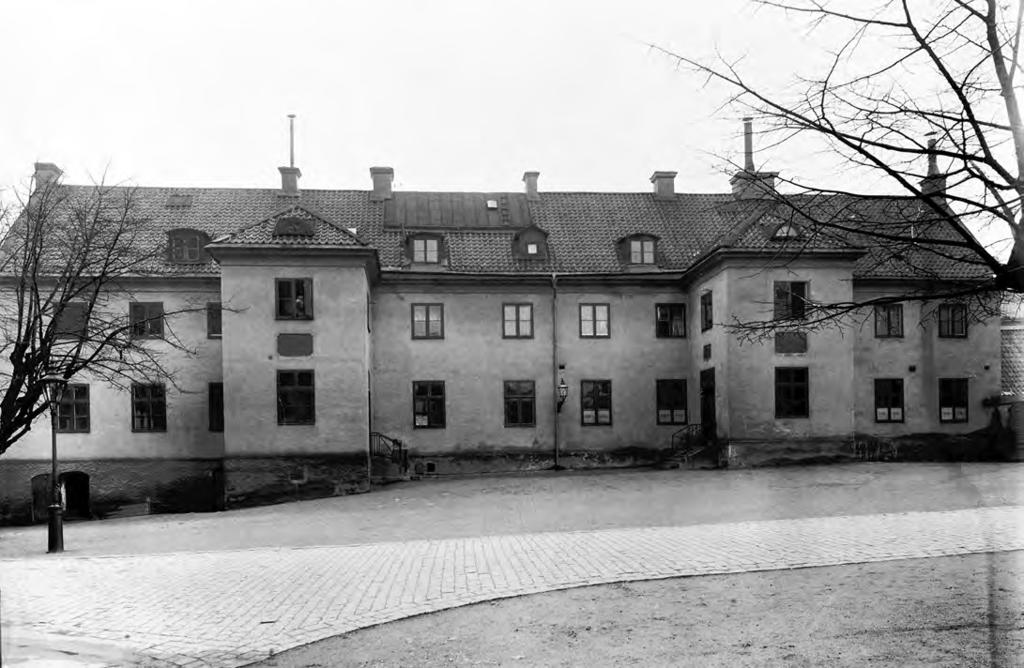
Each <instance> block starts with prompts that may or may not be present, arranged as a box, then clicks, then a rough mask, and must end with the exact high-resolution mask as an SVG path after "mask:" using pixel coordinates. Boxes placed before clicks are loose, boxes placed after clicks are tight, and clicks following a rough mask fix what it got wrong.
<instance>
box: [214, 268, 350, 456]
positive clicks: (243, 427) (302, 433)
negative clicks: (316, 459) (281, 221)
mask: <svg viewBox="0 0 1024 668" xmlns="http://www.w3.org/2000/svg"><path fill="white" fill-rule="evenodd" d="M221 272H222V274H221V292H222V297H223V302H224V304H225V306H226V308H229V309H230V310H228V311H227V312H225V313H224V362H223V365H224V378H225V386H224V403H225V435H226V442H225V456H227V457H246V456H261V455H273V454H279V455H302V454H309V455H323V454H337V453H356V452H359V453H365V452H366V451H367V442H368V426H369V414H368V407H367V406H368V398H367V393H368V380H367V359H368V355H369V353H368V350H369V341H368V338H367V336H368V335H367V327H366V322H367V310H366V309H367V299H366V293H367V278H366V271H365V269H364V267H363V265H362V263H361V261H355V260H353V261H346V260H344V259H341V258H316V257H298V256H287V255H282V256H278V257H275V258H273V260H272V261H267V260H261V259H260V258H246V259H244V260H243V259H238V258H233V257H232V258H226V259H224V260H223V262H222V269H221ZM277 278H311V279H312V280H313V316H314V317H313V319H312V320H277V319H276V316H275V279H277ZM282 333H308V334H312V336H313V353H312V355H310V356H303V357H288V356H282V355H279V354H278V349H277V335H278V334H282ZM288 369H295V370H300V369H301V370H307V369H312V370H314V372H315V376H314V385H315V409H316V423H315V424H312V425H279V424H278V423H277V371H278V370H288Z"/></svg>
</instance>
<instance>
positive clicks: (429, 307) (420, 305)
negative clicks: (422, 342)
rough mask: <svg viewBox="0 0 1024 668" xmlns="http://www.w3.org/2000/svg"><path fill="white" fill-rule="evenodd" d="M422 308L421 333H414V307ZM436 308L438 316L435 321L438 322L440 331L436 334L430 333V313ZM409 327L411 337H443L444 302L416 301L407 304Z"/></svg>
mask: <svg viewBox="0 0 1024 668" xmlns="http://www.w3.org/2000/svg"><path fill="white" fill-rule="evenodd" d="M417 308H424V309H426V310H425V311H424V316H425V318H424V320H423V321H422V322H423V323H424V325H423V334H419V335H418V334H416V309H417ZM434 308H437V309H438V312H439V313H440V317H439V318H437V321H438V322H439V323H440V331H439V332H438V333H437V334H431V332H430V322H431V319H430V314H431V312H432V311H433V310H434ZM409 328H410V333H411V334H412V338H413V339H444V302H416V303H413V304H410V305H409Z"/></svg>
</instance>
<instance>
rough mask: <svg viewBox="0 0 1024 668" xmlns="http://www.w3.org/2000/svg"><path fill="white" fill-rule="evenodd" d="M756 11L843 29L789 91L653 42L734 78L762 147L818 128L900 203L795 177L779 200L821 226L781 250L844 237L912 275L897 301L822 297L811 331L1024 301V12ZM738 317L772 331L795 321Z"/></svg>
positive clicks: (912, 5) (995, 7)
mask: <svg viewBox="0 0 1024 668" xmlns="http://www.w3.org/2000/svg"><path fill="white" fill-rule="evenodd" d="M755 3H756V4H758V5H760V6H761V9H762V10H764V11H772V10H777V11H782V12H786V13H787V14H788V15H789V16H791V17H793V18H795V19H803V20H806V21H807V22H808V26H807V27H808V30H809V31H810V34H809V36H810V37H816V36H820V35H828V36H830V39H831V38H832V37H831V36H836V35H838V38H836V41H835V44H834V48H833V49H831V50H830V51H829V52H828V53H827V54H825V55H826V58H825V59H824V60H823V61H822V63H823V65H822V69H821V71H820V72H818V73H817V74H816V75H814V76H810V77H798V78H797V80H796V82H795V86H793V87H789V88H787V89H786V90H785V91H783V92H779V93H776V92H772V91H769V90H767V89H765V88H764V87H761V86H760V85H759V84H758V83H757V82H755V81H752V80H750V79H748V78H747V77H746V75H745V73H744V71H743V70H744V67H743V63H742V59H740V60H733V61H730V60H726V59H725V58H724V57H721V56H719V57H718V58H717V59H715V60H714V61H702V60H699V59H697V58H693V57H688V56H686V55H681V54H678V53H675V52H672V51H669V50H667V49H664V48H661V47H658V46H656V45H651V46H652V48H653V49H655V50H656V51H659V52H661V53H663V54H665V55H667V56H668V57H669V58H671V59H672V60H673V61H674V62H676V63H677V64H678V65H680V66H683V67H685V68H688V69H692V70H694V71H695V72H697V73H699V74H700V75H701V76H702V77H704V78H705V80H706V82H707V83H709V84H724V85H725V86H726V87H727V88H728V89H729V90H730V97H729V101H728V103H727V105H736V106H738V107H739V108H740V109H742V111H743V112H744V114H745V115H750V116H754V117H756V118H757V122H758V127H759V135H760V137H761V139H762V142H763V143H765V144H768V145H772V144H778V143H782V142H784V141H787V140H790V139H792V138H794V137H797V136H800V135H809V136H811V137H812V138H814V139H816V140H818V142H819V143H821V142H823V143H824V145H825V146H826V147H827V149H828V150H829V151H832V152H834V153H835V154H836V155H837V156H838V157H839V158H840V159H841V160H842V161H843V162H844V164H847V165H852V166H853V173H854V174H855V175H859V176H855V177H854V178H851V179H849V181H851V182H853V183H854V184H860V183H871V184H872V186H874V185H875V183H877V182H881V183H883V184H884V183H888V184H890V186H892V187H890V188H888V190H887V192H888V193H889V194H888V195H886V194H880V193H879V192H878V190H879V189H875V188H872V189H873V190H874V192H868V191H867V190H868V188H864V189H860V188H858V187H856V185H854V186H851V187H848V188H836V187H824V186H823V185H821V183H820V181H819V182H815V181H814V180H813V178H814V177H813V176H812V177H811V178H810V179H808V178H806V177H791V178H787V179H783V180H781V183H780V187H779V188H777V189H775V190H773V191H772V192H771V193H770V194H769V195H768V199H769V200H770V201H769V202H767V203H766V204H765V207H766V211H770V212H771V213H772V215H774V216H776V217H778V218H782V219H784V220H789V221H792V222H794V223H798V224H799V225H800V226H801V227H802V229H803V230H805V231H806V232H807V234H804V235H801V236H800V237H798V238H794V239H792V240H790V242H789V243H788V244H787V245H786V246H785V247H784V248H778V249H777V251H778V252H779V254H780V255H783V254H787V253H788V255H789V256H792V255H793V254H799V253H801V252H805V251H807V250H808V249H810V248H816V247H820V246H821V245H822V244H823V243H824V244H827V243H829V242H834V243H835V244H839V243H845V244H847V245H853V246H860V247H862V248H864V249H866V251H865V252H866V253H867V255H866V256H865V258H864V259H863V260H862V261H861V266H862V267H863V268H865V269H867V270H874V271H873V273H874V274H875V275H884V274H886V273H890V274H892V276H893V277H894V278H896V277H901V278H903V279H904V280H903V282H902V284H901V285H900V288H899V291H898V293H897V292H894V293H891V294H887V295H885V296H875V297H872V298H870V299H863V300H854V301H852V302H849V303H812V304H809V305H808V313H807V314H806V316H805V317H806V318H807V322H808V323H810V324H811V325H813V324H824V323H829V322H835V321H837V320H842V319H843V318H844V317H846V316H851V315H853V314H855V313H857V312H862V309H863V308H864V307H866V306H871V305H873V304H883V303H892V302H899V301H907V300H913V301H921V302H928V301H933V300H938V299H959V300H963V301H964V302H968V303H970V304H971V305H973V306H975V307H976V308H975V309H973V310H972V312H973V313H974V314H976V315H979V316H987V315H991V314H992V313H993V312H994V309H995V310H997V309H998V303H999V295H1001V294H1002V293H1003V292H1005V291H1009V292H1016V293H1024V227H1022V225H1024V221H1022V218H1021V216H1022V212H1021V200H1022V196H1024V124H1022V121H1021V111H1020V105H1019V101H1018V91H1019V89H1020V83H1019V81H1018V80H1017V76H1018V75H1019V74H1020V69H1021V67H1020V59H1019V56H1020V41H1021V23H1022V17H1024V4H1020V3H1000V2H997V1H996V0H878V1H877V2H874V3H850V2H830V1H829V0H755ZM823 31H824V32H823ZM766 139H767V141H765V140H766ZM742 169H744V170H746V171H748V172H753V171H754V166H753V165H752V164H745V165H743V167H742ZM865 170H867V171H866V172H865ZM865 175H866V176H867V177H866V178H865ZM872 175H877V176H878V177H882V178H872ZM881 189H882V190H885V188H884V187H883V188H881ZM893 192H895V193H898V195H896V196H893V195H892V193H893ZM983 229H987V231H988V233H989V234H992V233H995V234H997V235H998V236H999V238H1000V239H1002V240H1004V241H1003V244H1004V246H1006V247H1007V248H1005V249H1004V250H1003V252H1000V251H999V250H998V249H997V248H995V247H994V246H993V244H991V243H986V242H985V241H982V239H983V238H985V237H984V235H981V236H979V235H977V234H976V232H978V231H979V230H983ZM1007 251H1008V252H1007ZM869 273H872V272H871V271H869ZM736 324H737V326H738V327H740V328H743V329H746V330H747V331H748V332H755V333H766V332H769V331H772V330H773V329H775V328H776V327H777V326H778V325H780V324H787V323H778V322H767V321H765V322H741V323H736Z"/></svg>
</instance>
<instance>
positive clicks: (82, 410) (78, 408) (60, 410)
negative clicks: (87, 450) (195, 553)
mask: <svg viewBox="0 0 1024 668" xmlns="http://www.w3.org/2000/svg"><path fill="white" fill-rule="evenodd" d="M57 431H58V432H62V433H64V432H76V431H79V432H82V431H89V386H88V385H81V384H72V385H67V386H65V387H64V392H62V393H61V395H60V400H59V401H58V402H57Z"/></svg>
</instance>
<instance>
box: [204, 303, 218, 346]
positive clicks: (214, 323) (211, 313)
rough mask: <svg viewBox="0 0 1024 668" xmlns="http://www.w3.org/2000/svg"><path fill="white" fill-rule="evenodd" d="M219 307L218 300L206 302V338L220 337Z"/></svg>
mask: <svg viewBox="0 0 1024 668" xmlns="http://www.w3.org/2000/svg"><path fill="white" fill-rule="evenodd" d="M220 328H221V308H220V302H206V338H208V339H219V338H220V337H221V329H220Z"/></svg>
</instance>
